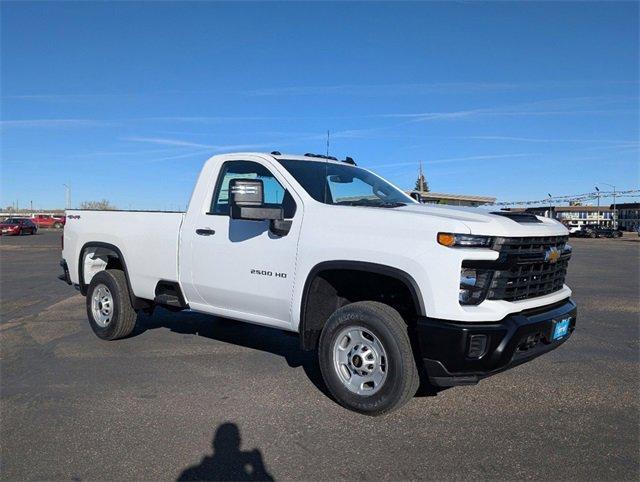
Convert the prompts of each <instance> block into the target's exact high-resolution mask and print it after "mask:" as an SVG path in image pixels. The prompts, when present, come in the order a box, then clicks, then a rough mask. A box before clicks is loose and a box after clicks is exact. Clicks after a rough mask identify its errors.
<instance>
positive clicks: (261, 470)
mask: <svg viewBox="0 0 640 482" xmlns="http://www.w3.org/2000/svg"><path fill="white" fill-rule="evenodd" d="M241 442H242V439H241V437H240V430H239V429H238V426H237V425H236V424H235V423H230V422H226V423H223V424H222V425H220V426H219V427H218V429H217V430H216V433H215V435H214V437H213V441H212V448H213V453H212V454H211V455H207V456H205V457H203V459H202V461H201V462H200V463H199V464H198V465H194V466H192V467H188V468H186V469H185V470H184V471H183V472H182V473H181V474H180V476H179V477H178V479H177V480H178V481H187V480H238V481H244V480H267V481H272V480H273V477H272V476H271V474H269V472H267V469H266V467H265V465H264V461H263V460H262V453H261V452H260V450H258V449H253V450H247V451H243V450H240V445H241Z"/></svg>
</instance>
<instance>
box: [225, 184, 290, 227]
mask: <svg viewBox="0 0 640 482" xmlns="http://www.w3.org/2000/svg"><path fill="white" fill-rule="evenodd" d="M263 189H264V187H263V184H262V181H261V180H260V179H232V180H231V181H230V182H229V214H230V215H231V219H245V220H249V221H265V220H268V221H270V223H269V229H270V230H271V232H273V233H274V234H276V235H277V236H286V235H287V233H288V232H289V229H291V221H285V220H284V210H283V209H282V207H267V206H265V205H264V192H263Z"/></svg>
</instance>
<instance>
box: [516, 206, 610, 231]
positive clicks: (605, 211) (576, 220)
mask: <svg viewBox="0 0 640 482" xmlns="http://www.w3.org/2000/svg"><path fill="white" fill-rule="evenodd" d="M509 211H515V212H526V213H532V214H535V215H537V216H544V217H547V218H548V217H552V218H555V219H557V220H558V221H560V222H561V223H563V224H565V225H566V226H569V227H580V226H585V225H586V226H593V225H600V226H604V227H613V209H611V208H608V207H602V206H601V207H598V206H537V207H532V208H524V209H522V208H521V209H518V208H515V209H509ZM618 211H619V209H618Z"/></svg>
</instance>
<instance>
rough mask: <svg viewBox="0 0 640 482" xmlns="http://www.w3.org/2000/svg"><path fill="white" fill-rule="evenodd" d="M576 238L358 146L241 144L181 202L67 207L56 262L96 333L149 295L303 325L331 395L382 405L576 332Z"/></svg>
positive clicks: (169, 303)
mask: <svg viewBox="0 0 640 482" xmlns="http://www.w3.org/2000/svg"><path fill="white" fill-rule="evenodd" d="M567 240H568V231H567V229H566V228H565V227H564V226H563V225H562V224H561V223H559V222H558V221H556V220H554V219H549V218H543V217H537V216H534V215H529V214H526V215H525V214H521V213H518V214H510V213H505V212H495V213H489V212H486V211H483V210H480V209H474V208H457V207H453V206H446V207H445V206H442V207H441V206H433V205H428V204H420V203H418V202H416V201H415V200H414V199H412V198H411V197H409V196H408V195H406V194H405V193H404V192H402V191H401V190H400V189H398V188H397V187H395V186H394V185H392V184H391V183H389V182H387V181H386V180H384V179H383V178H381V177H379V176H377V175H376V174H374V173H372V172H370V171H368V170H366V169H362V168H359V167H357V166H356V165H355V163H354V161H353V160H352V159H350V158H347V159H345V160H344V161H338V160H337V159H335V158H331V157H328V156H321V155H313V154H306V155H304V156H292V155H281V154H280V153H278V152H273V153H271V154H261V153H242V154H224V155H218V156H214V157H212V158H211V159H209V160H208V161H207V162H206V164H205V165H204V167H203V169H202V172H201V173H200V176H199V178H198V181H197V183H196V185H195V188H194V191H193V194H192V196H191V201H190V204H189V207H188V209H187V211H186V212H185V213H181V212H135V211H132V212H127V211H125V212H122V211H117V212H116V211H95V210H91V211H89V210H69V211H67V224H66V225H65V227H64V234H63V250H62V260H61V263H60V264H61V266H62V269H63V274H62V275H61V279H63V280H64V281H66V282H67V283H68V284H70V285H76V286H77V287H78V288H79V290H80V292H81V293H82V294H83V295H85V296H86V307H87V317H88V319H89V325H90V326H91V328H92V329H93V331H94V333H95V334H96V335H97V336H98V337H99V338H101V339H104V340H115V339H118V338H123V337H126V336H128V335H130V334H131V333H132V331H133V329H134V326H135V322H136V316H137V314H136V311H137V310H141V311H146V312H148V313H150V312H151V311H152V310H153V309H154V307H155V306H163V307H166V308H168V309H170V310H173V311H179V310H186V309H189V310H193V311H198V312H202V313H208V314H212V315H217V316H224V317H227V318H231V319H235V320H240V321H245V322H250V323H255V324H258V325H265V326H270V327H274V328H278V329H281V330H287V331H292V332H296V333H298V334H299V338H300V343H301V348H302V349H303V350H307V351H315V353H316V356H317V357H318V363H319V366H320V369H321V373H322V377H323V379H324V381H325V384H326V386H327V388H328V390H329V391H330V393H331V394H332V395H333V396H334V397H335V399H336V400H337V401H338V402H339V403H341V404H342V405H344V406H345V407H347V408H349V409H351V410H354V411H358V412H361V413H366V414H369V415H380V414H382V413H387V412H390V411H392V410H394V409H396V408H398V407H400V406H401V405H402V404H404V403H406V402H407V401H408V400H409V399H411V397H413V395H414V394H415V393H416V390H417V389H418V385H419V379H420V378H419V369H420V368H422V369H424V370H425V373H426V374H427V376H428V378H429V380H430V381H431V383H432V384H434V385H437V386H441V387H448V386H454V385H468V384H475V383H478V381H480V380H481V379H483V378H485V377H488V376H490V375H494V374H496V373H499V372H502V371H503V370H506V369H508V368H511V367H515V366H516V365H519V364H521V363H523V362H526V361H529V360H531V359H533V358H536V357H537V356H540V355H543V354H544V353H547V352H549V351H551V350H553V349H555V348H557V347H558V346H560V345H561V344H562V343H564V342H565V341H566V340H567V339H569V337H570V336H571V334H572V332H573V331H574V328H575V324H576V317H577V308H576V304H575V303H574V302H573V301H572V299H571V289H570V288H569V287H568V286H567V285H566V284H565V283H564V281H565V275H566V272H567V266H568V263H569V258H570V257H571V246H570V245H569V244H568V243H567ZM531 273H538V274H536V275H535V276H534V275H531ZM526 374H527V372H526V371H519V372H517V373H516V374H515V376H516V377H525V376H526ZM282 397H283V399H284V398H286V394H284V393H283V394H282Z"/></svg>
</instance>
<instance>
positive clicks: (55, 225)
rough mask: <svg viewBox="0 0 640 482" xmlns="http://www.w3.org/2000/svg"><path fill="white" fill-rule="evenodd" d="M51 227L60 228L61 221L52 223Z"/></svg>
mask: <svg viewBox="0 0 640 482" xmlns="http://www.w3.org/2000/svg"><path fill="white" fill-rule="evenodd" d="M53 227H54V228H56V229H60V228H61V227H62V223H53Z"/></svg>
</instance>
